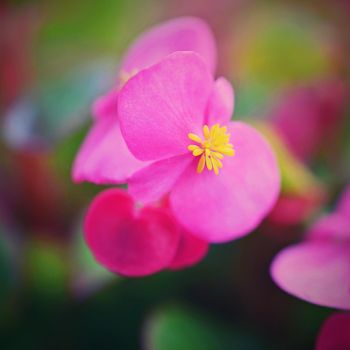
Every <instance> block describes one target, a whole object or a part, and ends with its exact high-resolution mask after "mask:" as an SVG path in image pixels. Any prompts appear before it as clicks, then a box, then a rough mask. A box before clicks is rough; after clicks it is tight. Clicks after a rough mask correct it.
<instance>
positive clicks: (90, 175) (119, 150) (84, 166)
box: [73, 117, 147, 184]
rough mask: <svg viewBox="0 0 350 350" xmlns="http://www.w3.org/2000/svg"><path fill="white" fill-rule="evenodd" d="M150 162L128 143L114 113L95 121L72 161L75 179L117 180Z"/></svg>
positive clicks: (105, 181)
mask: <svg viewBox="0 0 350 350" xmlns="http://www.w3.org/2000/svg"><path fill="white" fill-rule="evenodd" d="M146 165H147V163H145V162H141V161H139V160H137V159H136V158H135V157H134V156H133V155H132V154H131V153H130V151H129V149H128V147H127V146H126V144H125V142H124V140H123V136H122V134H121V132H120V128H119V124H118V122H117V121H116V119H114V118H113V117H105V118H100V119H97V120H95V121H94V124H93V125H92V127H91V129H90V131H89V133H88V135H87V137H86V139H85V141H84V143H83V144H82V146H81V148H80V150H79V152H78V154H77V157H76V159H75V161H74V165H73V180H74V181H75V182H83V181H89V182H93V183H96V184H118V183H124V182H126V179H127V178H128V177H129V176H130V175H132V174H133V173H134V172H135V171H137V170H139V169H140V168H142V167H143V166H146Z"/></svg>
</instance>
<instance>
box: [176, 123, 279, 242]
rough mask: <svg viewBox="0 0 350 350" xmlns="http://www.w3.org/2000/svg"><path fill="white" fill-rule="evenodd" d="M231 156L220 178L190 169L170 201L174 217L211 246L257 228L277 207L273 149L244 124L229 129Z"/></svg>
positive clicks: (237, 124) (221, 171)
mask: <svg viewBox="0 0 350 350" xmlns="http://www.w3.org/2000/svg"><path fill="white" fill-rule="evenodd" d="M228 129H229V132H230V134H231V141H232V142H233V145H234V148H235V150H236V153H235V156H233V157H225V158H224V159H223V168H222V169H221V170H220V173H219V175H215V174H214V172H213V171H208V170H206V169H205V170H204V171H203V172H202V173H201V174H198V173H197V172H196V166H195V164H193V166H189V167H188V169H187V170H186V172H185V173H184V174H183V175H182V176H181V178H180V179H179V181H178V182H177V183H176V184H175V186H174V189H173V191H172V193H171V195H170V202H171V206H172V209H173V212H174V215H175V216H176V218H177V219H178V220H179V221H180V222H181V223H182V225H184V226H185V227H186V228H187V229H188V230H189V231H191V232H193V233H194V234H196V235H197V236H198V237H201V238H202V239H204V240H207V241H209V242H223V241H229V240H232V239H235V238H238V237H240V236H243V235H245V234H247V233H249V232H250V231H252V230H253V229H254V228H256V227H257V226H258V225H259V223H260V222H261V220H262V219H263V218H264V217H265V216H266V214H267V213H268V212H269V211H270V210H271V208H272V207H273V205H274V204H275V202H276V199H277V197H278V194H279V188H280V175H279V169H278V166H277V163H276V159H275V156H274V154H273V151H272V149H271V148H270V146H269V145H268V143H267V142H266V141H265V139H264V138H263V137H262V136H261V135H260V134H259V133H258V132H257V131H256V130H255V129H253V128H252V127H250V126H248V125H247V124H244V123H239V122H234V123H230V124H229V127H228Z"/></svg>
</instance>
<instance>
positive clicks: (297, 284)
mask: <svg viewBox="0 0 350 350" xmlns="http://www.w3.org/2000/svg"><path fill="white" fill-rule="evenodd" d="M349 218H350V186H349V187H348V188H347V190H346V191H345V193H344V194H343V196H342V198H341V200H340V202H339V204H338V206H337V208H336V210H335V211H334V212H333V213H332V214H329V215H326V216H324V217H322V218H321V219H319V220H318V221H317V222H316V223H315V224H314V225H313V226H312V227H311V229H310V231H309V232H308V234H307V239H306V241H305V242H302V243H298V244H295V245H294V246H291V247H287V248H285V249H284V250H282V251H281V252H280V253H279V254H278V255H277V257H276V258H275V259H274V261H273V263H272V267H271V274H272V277H273V279H274V281H275V282H276V283H277V284H278V285H279V287H280V288H282V289H283V290H285V291H286V292H288V293H290V294H292V295H295V296H296V297H299V298H301V299H303V300H306V301H309V302H311V303H315V304H319V305H323V306H328V307H335V308H339V309H350V225H349Z"/></svg>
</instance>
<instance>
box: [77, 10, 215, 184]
mask: <svg viewBox="0 0 350 350" xmlns="http://www.w3.org/2000/svg"><path fill="white" fill-rule="evenodd" d="M181 50H188V51H194V52H197V53H198V54H200V55H201V56H202V58H203V59H204V60H205V62H206V64H207V65H208V67H209V69H210V70H211V71H212V72H214V70H215V67H216V47H215V41H214V38H213V35H212V33H211V31H210V29H209V28H208V26H207V25H206V24H205V23H204V22H203V21H201V20H200V19H197V18H192V17H182V18H178V19H175V20H171V21H168V22H165V23H163V24H161V25H159V26H156V27H154V28H152V29H150V30H149V31H147V32H146V33H144V34H143V35H141V36H140V37H139V38H138V39H137V40H136V41H135V42H134V43H133V45H131V47H130V48H129V50H128V52H127V53H126V55H125V57H124V59H123V60H122V63H121V66H120V71H119V76H118V79H117V84H116V87H115V88H113V89H112V90H111V91H110V92H108V93H107V94H106V95H105V96H102V97H100V98H99V99H98V100H97V101H96V102H95V104H94V106H93V115H94V116H95V118H94V123H93V126H92V128H91V130H90V132H89V134H88V136H87V137H86V139H85V141H84V143H83V145H82V147H81V149H80V151H79V153H78V155H77V158H76V160H75V162H74V165H73V174H72V175H73V179H74V181H76V182H82V181H90V182H93V183H98V184H116V183H124V182H125V181H126V179H127V178H128V176H130V175H131V174H132V173H133V172H134V171H136V170H138V169H140V168H141V167H143V166H144V165H145V163H144V162H141V161H139V160H137V159H135V157H134V156H133V155H132V154H131V153H130V152H129V150H128V148H127V146H126V144H125V142H124V140H123V137H122V135H121V133H120V128H119V122H118V112H117V95H118V91H119V89H120V88H121V87H122V85H123V84H124V83H125V82H126V81H127V80H128V79H129V78H130V77H131V76H132V75H134V74H135V73H136V72H138V71H140V70H142V69H144V68H146V67H149V66H150V65H152V64H154V63H157V62H159V61H160V60H161V59H162V58H164V57H165V56H167V55H168V54H170V53H172V52H175V51H181Z"/></svg>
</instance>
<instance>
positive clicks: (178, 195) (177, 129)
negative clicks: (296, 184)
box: [118, 52, 280, 242]
mask: <svg viewBox="0 0 350 350" xmlns="http://www.w3.org/2000/svg"><path fill="white" fill-rule="evenodd" d="M233 103H234V97H233V90H232V87H231V85H230V83H229V82H228V81H226V80H225V79H224V78H219V79H217V80H216V81H214V80H213V76H212V74H211V72H210V70H209V69H208V68H207V65H206V63H205V62H204V61H203V60H202V59H201V57H200V56H199V55H197V54H196V53H193V52H176V53H173V54H171V55H169V56H168V57H166V58H165V59H164V60H162V61H161V62H160V63H158V64H155V65H153V66H151V67H150V68H148V69H145V70H143V71H141V72H140V73H138V74H136V75H135V76H134V77H133V78H131V79H130V80H129V81H128V82H127V83H126V84H125V85H124V87H123V88H122V89H121V91H120V93H119V96H118V115H119V119H120V124H121V130H122V134H123V136H124V139H125V141H126V143H127V145H128V147H129V149H130V151H131V152H132V153H133V155H134V156H135V157H136V158H138V159H139V160H142V161H147V162H152V163H151V164H150V165H148V166H147V167H145V168H143V169H141V170H139V171H138V172H136V173H135V174H134V175H133V176H132V177H131V178H130V180H129V182H128V184H129V190H130V192H131V194H132V195H133V196H134V198H136V199H137V200H139V201H141V202H144V203H148V202H153V201H156V200H158V199H159V198H161V197H162V196H163V195H165V194H167V193H169V192H170V205H171V208H172V211H173V213H174V215H175V217H176V218H177V219H178V220H179V221H180V222H181V224H182V225H183V226H184V227H185V228H186V229H188V230H189V231H191V232H194V233H195V234H196V235H197V236H198V237H200V238H202V239H204V240H206V241H209V242H223V241H228V240H231V239H233V238H237V237H240V236H242V235H244V234H246V233H248V232H249V231H251V230H253V229H254V228H255V227H256V226H257V225H258V224H259V223H260V222H261V220H262V219H263V217H264V216H265V215H266V214H267V213H268V212H269V210H270V209H271V207H272V206H273V205H274V203H275V201H276V198H277V196H278V193H279V185H280V181H279V180H280V177H279V170H278V167H277V164H276V160H275V156H274V154H273V152H272V150H271V148H270V146H269V145H268V144H267V142H266V141H265V140H264V138H263V137H262V136H261V135H260V134H259V133H258V132H257V131H256V130H254V129H253V128H252V127H250V126H248V125H247V124H244V123H241V122H230V118H231V115H232V113H233Z"/></svg>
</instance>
